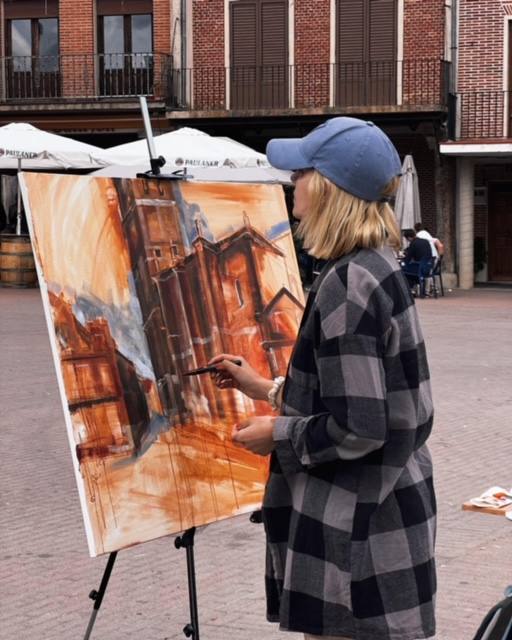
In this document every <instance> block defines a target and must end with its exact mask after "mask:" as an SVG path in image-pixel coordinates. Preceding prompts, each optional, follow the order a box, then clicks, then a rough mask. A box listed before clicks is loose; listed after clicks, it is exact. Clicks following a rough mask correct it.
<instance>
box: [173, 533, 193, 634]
mask: <svg viewBox="0 0 512 640" xmlns="http://www.w3.org/2000/svg"><path fill="white" fill-rule="evenodd" d="M195 532H196V528H195V527H192V528H191V529H187V531H185V533H184V534H183V535H182V536H178V537H177V538H176V540H175V541H174V546H175V547H176V549H182V548H183V547H184V548H185V549H186V550H187V576H188V602H189V607H190V622H189V623H188V624H186V625H185V626H184V627H183V633H184V634H185V635H186V637H187V638H192V640H199V616H198V612H197V590H196V570H195V564H194V534H195Z"/></svg>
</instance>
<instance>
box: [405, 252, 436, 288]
mask: <svg viewBox="0 0 512 640" xmlns="http://www.w3.org/2000/svg"><path fill="white" fill-rule="evenodd" d="M433 270H434V259H433V258H423V259H422V260H420V262H409V263H407V264H404V265H403V267H402V271H403V273H404V275H406V276H411V277H412V279H415V280H417V282H418V288H419V295H420V298H425V297H426V294H427V282H428V281H429V279H431V278H432V274H433ZM436 297H437V296H436Z"/></svg>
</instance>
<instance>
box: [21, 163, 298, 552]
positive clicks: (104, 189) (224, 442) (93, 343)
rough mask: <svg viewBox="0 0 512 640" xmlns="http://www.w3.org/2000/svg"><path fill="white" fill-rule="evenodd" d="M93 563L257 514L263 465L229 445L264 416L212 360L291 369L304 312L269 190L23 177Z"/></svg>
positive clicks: (272, 370) (278, 204) (276, 198)
mask: <svg viewBox="0 0 512 640" xmlns="http://www.w3.org/2000/svg"><path fill="white" fill-rule="evenodd" d="M22 183H23V185H24V189H23V191H24V198H25V208H26V210H27V212H28V216H29V222H30V226H31V234H32V240H33V243H34V246H35V253H36V256H37V259H38V262H39V265H40V268H41V271H42V276H43V277H42V281H41V288H42V293H43V298H44V301H45V305H46V308H47V310H48V314H47V315H48V318H49V328H50V338H51V340H52V343H53V346H54V353H55V354H56V361H57V362H56V363H57V369H58V377H59V381H60V388H61V392H62V394H63V398H64V401H65V405H66V421H67V425H68V433H69V436H70V442H71V443H72V448H73V455H74V460H75V467H76V471H77V479H78V485H79V490H80V495H81V500H82V507H83V509H84V516H85V521H86V529H87V535H88V541H89V547H90V551H91V553H92V554H93V555H95V554H99V553H106V552H110V551H113V550H116V549H120V548H123V547H126V546H130V545H133V544H137V543H139V542H143V541H145V540H149V539H153V538H155V537H158V536H162V535H168V534H170V533H174V532H178V531H182V530H184V529H187V528H189V527H191V526H199V525H203V524H207V523H210V522H215V521H216V520H219V519H222V518H227V517H230V516H233V515H236V514H240V513H245V512H248V511H251V510H253V509H256V508H257V507H258V506H259V504H260V502H261V497H262V491H263V488H264V484H265V480H266V475H267V463H268V461H267V460H266V459H264V458H261V457H258V456H254V455H252V454H250V453H248V452H247V451H245V450H244V449H241V448H240V447H235V446H234V445H233V443H232V442H231V430H232V428H233V425H234V424H235V423H237V422H239V421H240V420H241V419H244V418H245V417H247V416H250V415H263V414H266V413H269V411H270V410H269V407H268V405H267V404H266V403H264V402H254V401H252V400H250V399H248V398H246V397H245V396H243V395H242V394H241V393H240V392H238V391H236V390H229V391H228V390H225V391H219V390H218V389H217V388H216V387H215V385H214V384H213V382H212V381H211V379H210V378H209V376H192V377H187V376H185V375H184V374H185V372H186V371H188V370H190V369H193V368H196V367H197V366H202V365H204V364H206V363H207V362H208V360H209V359H210V358H211V357H212V356H213V355H215V354H216V353H219V352H222V351H229V352H232V353H240V354H244V355H245V356H246V357H247V358H248V360H249V361H250V362H251V364H252V365H253V366H254V367H255V368H256V369H258V371H260V372H261V373H262V374H263V375H266V376H268V377H273V376H275V375H279V374H283V373H284V372H285V369H286V366H287V361H288V358H289V356H290V352H291V348H292V346H293V342H294V339H295V335H296V331H297V328H298V323H299V321H300V317H301V314H302V310H303V300H302V291H301V287H300V278H299V276H298V271H297V265H296V261H295V256H294V254H293V243H292V240H291V235H290V230H289V226H288V223H287V214H286V209H285V206H284V198H283V194H282V190H281V188H280V187H278V186H268V185H253V184H252V185H242V184H218V183H217V184H206V183H197V184H195V183H190V184H188V183H184V184H178V183H170V182H155V181H147V180H126V179H110V178H91V177H88V176H87V177H76V176H60V175H44V174H24V175H23V178H22Z"/></svg>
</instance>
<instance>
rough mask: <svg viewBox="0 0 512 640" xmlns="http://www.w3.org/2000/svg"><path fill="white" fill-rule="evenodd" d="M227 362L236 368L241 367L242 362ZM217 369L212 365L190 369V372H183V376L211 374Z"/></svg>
mask: <svg viewBox="0 0 512 640" xmlns="http://www.w3.org/2000/svg"><path fill="white" fill-rule="evenodd" d="M229 362H232V363H233V364H236V365H237V366H238V367H240V366H241V365H242V361H241V360H230V361H229ZM217 370H218V369H217V367H216V366H215V365H214V364H212V365H210V366H209V367H199V368H198V369H192V370H191V371H185V373H184V374H183V375H184V376H197V375H199V374H201V373H212V372H215V371H217Z"/></svg>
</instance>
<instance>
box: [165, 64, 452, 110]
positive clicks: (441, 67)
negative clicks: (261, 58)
mask: <svg viewBox="0 0 512 640" xmlns="http://www.w3.org/2000/svg"><path fill="white" fill-rule="evenodd" d="M448 78H449V63H447V62H445V61H444V60H439V59H425V60H424V59H422V60H392V61H380V62H372V63H349V64H307V65H291V66H283V65H279V66H262V67H251V66H243V67H241V66H239V67H196V68H191V69H173V70H172V71H171V74H170V78H169V98H170V102H169V103H168V104H169V107H170V108H171V109H172V110H173V113H172V116H173V117H179V112H180V111H181V112H183V114H184V115H185V114H187V115H190V114H191V112H193V113H194V114H195V115H199V116H207V115H213V114H214V113H215V112H217V115H219V116H220V115H222V114H223V113H225V112H227V111H230V112H231V114H233V113H235V114H237V113H239V114H241V115H250V114H251V113H268V114H272V113H273V112H275V113H283V112H285V113H293V112H297V113H324V112H325V113H328V112H329V110H331V111H334V110H336V111H337V112H339V110H340V109H343V111H344V112H345V113H358V112H359V113H363V112H364V113H372V112H395V111H396V112H404V111H406V112H407V111H409V112H416V111H439V110H441V111H444V110H446V108H447V99H448V92H447V87H448Z"/></svg>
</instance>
